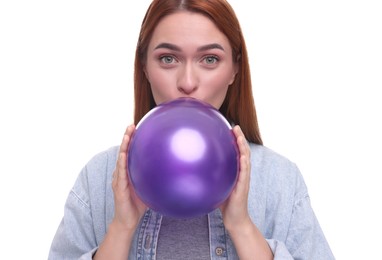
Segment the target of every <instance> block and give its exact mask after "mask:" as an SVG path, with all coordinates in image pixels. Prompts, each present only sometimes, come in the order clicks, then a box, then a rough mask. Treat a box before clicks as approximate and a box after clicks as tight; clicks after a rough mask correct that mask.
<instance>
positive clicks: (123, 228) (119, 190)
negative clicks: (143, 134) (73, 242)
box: [93, 125, 147, 259]
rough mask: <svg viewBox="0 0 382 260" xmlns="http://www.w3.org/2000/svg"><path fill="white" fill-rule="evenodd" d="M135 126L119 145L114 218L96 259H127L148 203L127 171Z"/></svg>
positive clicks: (113, 185)
mask: <svg viewBox="0 0 382 260" xmlns="http://www.w3.org/2000/svg"><path fill="white" fill-rule="evenodd" d="M134 131H135V126H134V125H131V126H129V127H128V128H127V129H126V131H125V134H124V136H123V140H122V143H121V146H120V148H119V153H118V159H117V164H116V167H115V170H114V172H113V180H112V188H113V194H114V218H113V220H112V222H111V223H110V225H109V227H108V231H107V234H106V236H105V239H104V241H103V242H102V244H101V245H100V246H99V248H98V250H97V252H96V254H95V255H94V257H93V259H127V258H128V254H129V249H130V244H131V241H132V239H133V236H134V232H135V230H136V228H137V226H138V224H139V221H140V219H141V218H142V217H143V215H144V213H145V211H146V209H147V206H146V205H145V204H144V203H143V202H142V201H141V200H140V199H139V198H138V196H137V195H136V193H135V191H134V188H133V186H132V185H131V183H130V181H129V177H128V171H127V169H128V168H127V156H128V154H127V151H128V147H129V143H130V140H131V137H132V135H133V133H134Z"/></svg>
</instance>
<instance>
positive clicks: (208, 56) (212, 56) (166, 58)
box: [159, 55, 219, 65]
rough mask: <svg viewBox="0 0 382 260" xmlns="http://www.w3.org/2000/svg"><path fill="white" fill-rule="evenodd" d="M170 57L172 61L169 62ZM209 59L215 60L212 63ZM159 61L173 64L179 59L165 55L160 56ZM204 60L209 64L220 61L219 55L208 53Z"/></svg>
mask: <svg viewBox="0 0 382 260" xmlns="http://www.w3.org/2000/svg"><path fill="white" fill-rule="evenodd" d="M168 59H171V61H170V62H167V61H168ZM209 59H214V62H212V63H210V62H208V61H207V60H209ZM159 61H160V62H162V63H163V64H172V63H173V62H174V61H177V59H176V58H175V57H174V56H172V55H163V56H160V57H159ZM202 61H204V62H205V63H206V64H207V65H209V64H215V63H217V62H219V57H217V56H216V55H207V56H204V57H203V59H202Z"/></svg>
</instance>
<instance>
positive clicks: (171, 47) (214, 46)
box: [154, 42, 224, 51]
mask: <svg viewBox="0 0 382 260" xmlns="http://www.w3.org/2000/svg"><path fill="white" fill-rule="evenodd" d="M161 48H164V49H169V50H173V51H181V48H179V47H178V46H176V45H174V44H171V43H167V42H163V43H160V44H158V45H157V46H156V47H155V48H154V49H155V50H157V49H161ZM212 49H219V50H222V51H224V48H223V46H221V45H220V44H218V43H211V44H207V45H203V46H200V47H199V48H198V49H197V51H208V50H212Z"/></svg>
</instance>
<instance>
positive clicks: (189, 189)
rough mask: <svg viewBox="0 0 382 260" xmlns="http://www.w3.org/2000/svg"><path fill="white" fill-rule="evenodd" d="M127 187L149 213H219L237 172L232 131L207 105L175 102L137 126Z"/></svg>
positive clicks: (187, 100)
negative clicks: (132, 190)
mask: <svg viewBox="0 0 382 260" xmlns="http://www.w3.org/2000/svg"><path fill="white" fill-rule="evenodd" d="M128 171H129V177H130V181H131V184H132V185H133V187H134V189H135V192H136V193H137V195H138V196H139V198H140V199H141V200H142V201H143V202H144V203H145V204H146V205H147V206H148V207H149V208H151V209H153V210H155V211H157V212H159V213H161V214H163V215H167V216H172V217H176V218H191V217H197V216H201V215H203V214H207V213H209V212H211V211H213V210H214V209H216V208H218V207H219V206H220V205H221V204H222V203H223V202H224V201H225V200H226V199H227V198H228V196H229V195H230V193H231V192H232V189H233V188H234V186H235V184H236V180H237V177H238V171H239V152H238V148H237V145H236V138H235V136H234V134H233V132H232V127H231V126H230V124H229V123H228V121H227V120H226V119H225V118H224V116H223V115H222V114H221V113H220V112H219V111H218V110H217V109H215V108H214V107H212V106H211V105H209V104H207V103H204V102H201V101H199V100H196V99H193V98H178V99H175V100H173V101H170V102H167V103H163V104H161V105H159V106H157V107H155V108H153V109H152V110H151V111H150V112H149V113H147V114H146V115H145V116H144V117H143V118H142V119H141V121H140V122H139V124H138V125H137V127H136V131H135V133H134V134H133V136H132V139H131V142H130V145H129V151H128Z"/></svg>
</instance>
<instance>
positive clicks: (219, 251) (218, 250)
mask: <svg viewBox="0 0 382 260" xmlns="http://www.w3.org/2000/svg"><path fill="white" fill-rule="evenodd" d="M223 253H224V248H222V247H217V248H215V254H216V255H217V256H221V255H222V254H223Z"/></svg>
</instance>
